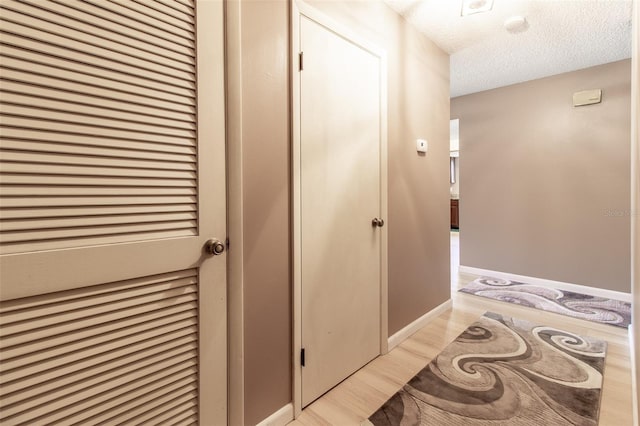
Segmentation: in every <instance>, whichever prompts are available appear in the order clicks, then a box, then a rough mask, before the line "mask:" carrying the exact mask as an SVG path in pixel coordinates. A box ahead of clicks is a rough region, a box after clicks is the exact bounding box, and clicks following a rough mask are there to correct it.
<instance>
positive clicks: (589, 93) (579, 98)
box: [573, 89, 602, 107]
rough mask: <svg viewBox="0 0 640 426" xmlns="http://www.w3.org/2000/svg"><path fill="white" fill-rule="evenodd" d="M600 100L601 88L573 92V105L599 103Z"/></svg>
mask: <svg viewBox="0 0 640 426" xmlns="http://www.w3.org/2000/svg"><path fill="white" fill-rule="evenodd" d="M600 102H602V90H601V89H594V90H583V91H582V92H576V93H574V94H573V106H574V107H579V106H585V105H593V104H599V103H600Z"/></svg>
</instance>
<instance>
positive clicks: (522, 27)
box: [504, 16, 529, 33]
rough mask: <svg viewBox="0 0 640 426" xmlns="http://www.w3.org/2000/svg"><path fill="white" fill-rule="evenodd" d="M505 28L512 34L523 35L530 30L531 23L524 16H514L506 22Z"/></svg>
mask: <svg viewBox="0 0 640 426" xmlns="http://www.w3.org/2000/svg"><path fill="white" fill-rule="evenodd" d="M504 27H505V28H506V30H507V31H509V32H510V33H521V32H524V31H526V30H527V29H528V28H529V22H527V18H525V17H524V16H512V17H511V18H507V20H506V21H504Z"/></svg>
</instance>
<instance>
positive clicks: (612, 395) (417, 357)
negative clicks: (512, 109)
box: [290, 232, 633, 426]
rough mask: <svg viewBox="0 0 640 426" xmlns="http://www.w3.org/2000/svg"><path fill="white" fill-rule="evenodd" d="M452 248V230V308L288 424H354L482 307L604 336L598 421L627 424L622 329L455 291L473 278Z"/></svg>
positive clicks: (455, 244)
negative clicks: (464, 271)
mask: <svg viewBox="0 0 640 426" xmlns="http://www.w3.org/2000/svg"><path fill="white" fill-rule="evenodd" d="M458 253H459V239H458V233H456V232H452V233H451V260H452V262H451V278H452V279H451V287H452V293H453V309H452V310H450V311H447V312H445V313H443V314H442V315H440V316H438V317H437V318H435V319H434V320H433V321H432V322H431V323H429V324H428V325H427V326H425V327H424V328H422V329H421V330H420V331H418V332H417V333H415V334H414V335H413V336H411V337H410V338H409V339H407V340H405V341H404V342H403V343H401V344H400V345H398V346H397V347H396V348H395V349H393V350H392V351H390V352H389V353H388V354H386V355H384V356H381V357H378V358H376V359H375V360H373V361H371V362H370V363H369V364H367V365H366V366H364V367H363V368H362V369H360V370H359V371H357V372H356V373H354V374H353V375H352V376H350V377H349V378H347V379H346V380H345V381H343V382H342V383H340V384H339V385H338V386H336V387H335V388H333V389H332V390H331V391H329V392H328V393H326V394H325V395H324V396H322V397H321V398H320V399H318V400H316V401H315V402H314V403H313V404H311V405H309V406H308V407H307V408H306V409H304V410H303V412H302V414H301V415H300V416H299V417H298V419H296V420H295V421H294V422H292V423H290V425H300V426H320V425H322V426H325V425H334V426H348V425H359V424H360V423H361V422H362V421H363V420H365V419H366V418H368V417H369V416H370V415H371V414H373V412H374V411H376V410H377V409H378V407H380V406H381V405H382V404H383V403H384V402H385V401H386V400H387V399H388V398H389V397H391V396H392V395H393V394H394V393H395V392H397V391H398V390H399V389H400V388H401V387H402V386H403V385H404V384H405V383H406V382H407V381H408V380H409V379H410V378H411V377H413V376H414V375H415V374H416V373H417V372H418V371H420V370H421V369H422V368H423V367H424V366H425V365H427V364H428V363H429V361H430V360H431V359H432V358H434V357H435V356H436V355H437V354H438V353H440V352H441V351H442V350H443V349H444V348H445V346H447V345H448V344H449V343H450V342H451V341H453V340H454V339H455V338H456V337H457V336H458V335H459V334H460V333H461V332H462V331H463V330H465V329H466V328H467V327H468V326H469V325H470V324H471V323H473V322H474V321H475V320H476V319H477V318H478V317H479V316H480V315H482V314H483V313H484V312H485V311H493V312H497V313H500V314H505V315H510V316H514V317H518V318H522V319H525V320H529V321H533V322H535V323H539V324H545V325H549V326H554V327H559V328H564V329H566V330H569V331H572V332H575V333H578V334H581V335H585V336H592V337H596V338H600V339H604V340H606V341H608V342H609V346H608V352H607V358H606V364H605V375H604V383H603V388H602V405H601V410H600V423H599V426H627V425H629V426H630V425H632V424H633V419H632V400H631V398H632V397H631V365H630V359H629V339H628V335H627V331H626V330H625V329H622V328H618V327H614V326H609V325H604V324H597V323H591V322H588V321H583V320H578V319H574V318H570V317H566V316H562V315H558V314H554V313H549V312H543V311H539V310H535V309H530V308H526V307H521V306H517V305H512V304H508V303H503V302H497V301H492V300H489V299H485V298H481V297H475V296H472V295H468V294H463V293H458V292H457V291H456V290H457V289H458V288H460V287H462V286H464V285H465V284H466V283H468V282H470V281H472V280H474V279H475V278H477V276H475V275H469V274H459V273H458V265H459V255H458Z"/></svg>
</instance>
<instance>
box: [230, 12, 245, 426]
mask: <svg viewBox="0 0 640 426" xmlns="http://www.w3.org/2000/svg"><path fill="white" fill-rule="evenodd" d="M225 19H226V23H225V27H226V40H225V47H226V58H225V59H226V72H227V75H226V83H227V96H226V98H227V170H228V176H227V178H228V183H227V185H228V198H227V203H228V216H227V218H228V236H229V241H230V245H229V250H228V256H229V257H228V270H227V279H228V281H227V282H228V285H229V291H228V296H229V304H228V306H229V315H228V318H229V339H228V342H229V390H228V397H229V417H228V418H229V424H231V425H243V424H244V267H243V263H244V256H243V252H244V244H243V242H244V237H243V232H244V231H243V222H244V205H243V192H242V188H243V182H242V173H243V170H242V149H243V148H242V147H243V144H242V2H240V1H230V2H225ZM231 243H232V244H231Z"/></svg>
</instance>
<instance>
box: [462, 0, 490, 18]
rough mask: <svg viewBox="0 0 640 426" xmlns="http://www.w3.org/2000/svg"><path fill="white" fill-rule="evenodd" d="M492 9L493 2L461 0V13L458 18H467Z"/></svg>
mask: <svg viewBox="0 0 640 426" xmlns="http://www.w3.org/2000/svg"><path fill="white" fill-rule="evenodd" d="M492 8H493V0H462V12H460V16H469V15H473V14H474V13H481V12H488V11H490V10H491V9H492Z"/></svg>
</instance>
